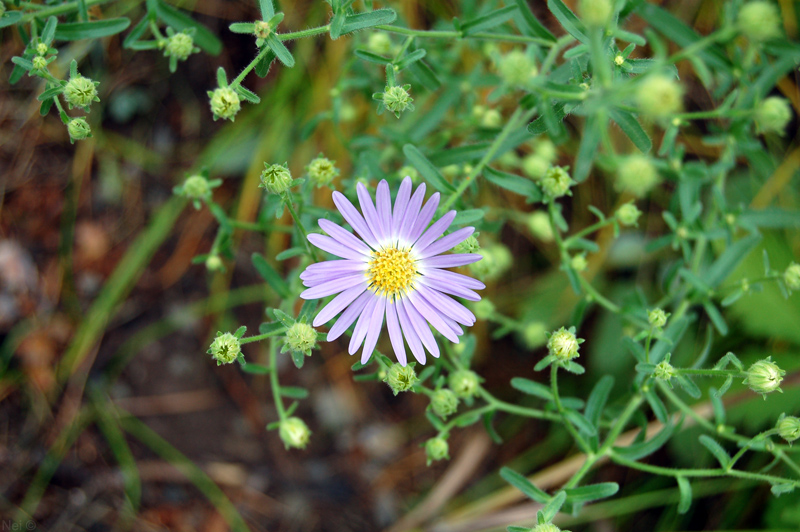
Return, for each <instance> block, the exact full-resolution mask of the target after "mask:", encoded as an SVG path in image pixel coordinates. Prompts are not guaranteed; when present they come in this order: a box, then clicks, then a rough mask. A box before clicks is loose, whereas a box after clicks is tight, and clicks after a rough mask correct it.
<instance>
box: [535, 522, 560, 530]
mask: <svg viewBox="0 0 800 532" xmlns="http://www.w3.org/2000/svg"><path fill="white" fill-rule="evenodd" d="M531 532H561V529H560V528H558V527H557V526H556V525H554V524H553V523H542V524H541V525H536V526H535V527H533V528H532V529H531Z"/></svg>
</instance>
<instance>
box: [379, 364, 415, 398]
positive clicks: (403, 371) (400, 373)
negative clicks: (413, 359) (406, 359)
mask: <svg viewBox="0 0 800 532" xmlns="http://www.w3.org/2000/svg"><path fill="white" fill-rule="evenodd" d="M417 380H418V379H417V372H416V371H414V368H413V366H410V365H409V366H401V365H400V364H397V363H395V364H392V367H391V368H389V372H388V373H387V374H386V378H385V379H383V382H385V383H386V384H388V385H389V388H391V389H392V392H394V394H395V395H397V394H398V393H400V392H407V391H409V390H411V389H412V388H413V387H414V384H415V383H416V382H417Z"/></svg>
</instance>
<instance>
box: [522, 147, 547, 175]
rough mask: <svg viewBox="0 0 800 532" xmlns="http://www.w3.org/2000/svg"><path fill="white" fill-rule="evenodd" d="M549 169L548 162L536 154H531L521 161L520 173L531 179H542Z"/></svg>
mask: <svg viewBox="0 0 800 532" xmlns="http://www.w3.org/2000/svg"><path fill="white" fill-rule="evenodd" d="M549 168H550V161H548V160H547V159H545V158H544V157H542V156H541V155H538V154H536V153H532V154H530V155H528V156H527V157H525V158H524V159H522V173H524V174H525V175H526V176H528V177H530V178H531V179H539V178H541V177H543V176H544V174H546V173H547V170H548V169H549Z"/></svg>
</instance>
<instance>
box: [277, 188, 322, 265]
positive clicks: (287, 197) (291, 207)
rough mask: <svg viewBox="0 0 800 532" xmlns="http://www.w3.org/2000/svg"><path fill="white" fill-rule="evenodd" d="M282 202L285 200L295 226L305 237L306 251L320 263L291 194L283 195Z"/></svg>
mask: <svg viewBox="0 0 800 532" xmlns="http://www.w3.org/2000/svg"><path fill="white" fill-rule="evenodd" d="M281 200H283V204H284V205H286V208H287V209H289V214H291V215H292V218H293V219H294V223H295V225H297V229H298V230H299V231H300V235H301V236H302V237H303V244H305V246H306V250H307V251H308V254H309V255H311V257H312V258H313V259H314V260H315V261H317V262H319V257H317V253H316V251H314V248H312V247H311V244H310V243H309V242H308V232H306V228H305V226H304V225H303V222H302V221H301V220H300V216H299V215H298V214H297V211H296V210H295V208H294V204H293V203H292V196H291V194H289V193H284V194H281Z"/></svg>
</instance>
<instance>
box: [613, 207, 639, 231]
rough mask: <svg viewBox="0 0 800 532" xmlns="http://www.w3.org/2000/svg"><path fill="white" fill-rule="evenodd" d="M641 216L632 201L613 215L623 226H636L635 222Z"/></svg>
mask: <svg viewBox="0 0 800 532" xmlns="http://www.w3.org/2000/svg"><path fill="white" fill-rule="evenodd" d="M641 215H642V211H640V210H639V209H638V208H637V207H636V205H635V204H634V203H633V202H632V201H629V202H628V203H625V204H624V205H622V206H621V207H620V208H619V209H617V212H616V214H615V216H616V217H617V220H618V221H619V223H620V224H621V225H624V226H630V225H638V224H637V222H638V220H639V216H641Z"/></svg>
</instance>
